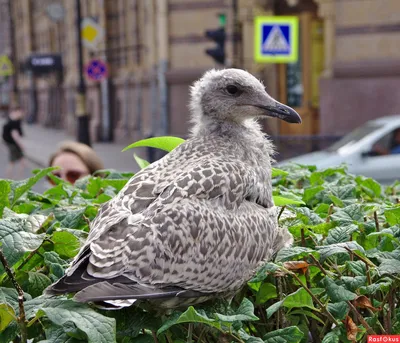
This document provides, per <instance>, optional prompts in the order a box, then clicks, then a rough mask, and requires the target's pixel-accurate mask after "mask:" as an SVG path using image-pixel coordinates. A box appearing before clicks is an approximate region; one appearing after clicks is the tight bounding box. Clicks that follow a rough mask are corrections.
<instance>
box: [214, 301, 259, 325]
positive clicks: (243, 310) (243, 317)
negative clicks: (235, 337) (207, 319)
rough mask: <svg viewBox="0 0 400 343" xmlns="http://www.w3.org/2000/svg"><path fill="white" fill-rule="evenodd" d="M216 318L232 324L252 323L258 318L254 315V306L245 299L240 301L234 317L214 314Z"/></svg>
mask: <svg viewBox="0 0 400 343" xmlns="http://www.w3.org/2000/svg"><path fill="white" fill-rule="evenodd" d="M215 316H216V318H218V319H219V320H220V321H222V322H225V323H233V322H236V321H252V320H258V317H256V316H255V315H254V306H253V304H252V302H251V301H250V300H248V299H246V298H244V299H243V300H242V303H241V304H240V306H239V308H238V309H237V311H235V314H234V315H224V314H220V313H216V314H215Z"/></svg>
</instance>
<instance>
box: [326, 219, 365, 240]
mask: <svg viewBox="0 0 400 343" xmlns="http://www.w3.org/2000/svg"><path fill="white" fill-rule="evenodd" d="M357 230H359V229H358V226H357V225H354V224H350V225H345V226H338V227H335V228H333V229H332V230H329V233H328V237H327V238H326V244H335V243H343V242H348V241H350V238H351V234H352V233H353V232H355V231H357Z"/></svg>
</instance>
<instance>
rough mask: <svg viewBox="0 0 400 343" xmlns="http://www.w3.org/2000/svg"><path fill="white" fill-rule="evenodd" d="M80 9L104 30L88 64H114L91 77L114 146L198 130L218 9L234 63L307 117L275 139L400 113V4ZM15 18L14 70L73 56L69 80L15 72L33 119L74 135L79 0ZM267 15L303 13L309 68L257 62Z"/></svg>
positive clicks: (203, 2) (178, 1)
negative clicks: (197, 100)
mask: <svg viewBox="0 0 400 343" xmlns="http://www.w3.org/2000/svg"><path fill="white" fill-rule="evenodd" d="M3 2H4V0H3ZM80 2H81V8H82V15H83V17H84V18H87V17H90V18H91V19H94V20H95V21H96V22H97V23H98V24H99V25H100V26H101V27H102V28H103V30H104V38H103V39H102V40H101V42H100V43H99V44H98V45H97V47H96V49H90V48H88V47H84V61H85V63H87V62H89V60H91V59H93V58H99V59H102V60H103V61H105V62H107V64H108V66H109V74H108V75H109V77H108V79H107V81H104V82H95V81H91V80H90V79H86V85H87V97H86V107H87V111H88V113H89V114H90V116H91V121H90V128H91V137H92V140H94V141H96V140H102V139H104V137H106V136H107V135H106V132H107V130H108V131H110V132H111V133H112V139H113V140H114V141H127V142H128V141H134V140H137V139H141V138H143V137H148V136H155V135H164V134H171V135H177V136H182V137H185V136H186V135H187V131H188V126H187V123H188V109H187V103H188V94H189V92H188V90H189V86H190V84H191V83H192V82H193V81H194V80H196V79H197V78H199V77H200V76H201V75H202V73H203V72H204V71H205V70H207V69H209V68H212V67H220V66H218V65H216V64H215V63H214V61H213V60H212V58H211V57H210V56H208V55H206V54H205V50H206V49H207V48H209V47H212V46H213V45H214V42H211V41H210V40H208V39H207V38H206V37H205V35H204V31H205V30H207V29H215V28H218V26H219V24H218V14H219V13H224V14H226V16H227V22H226V30H227V43H226V53H227V63H226V65H227V66H230V65H234V66H237V67H240V68H243V69H246V70H248V71H250V72H252V73H253V74H255V75H256V76H257V77H259V78H260V79H262V80H263V81H264V84H265V85H266V88H267V91H268V92H269V93H270V94H271V95H272V96H273V97H275V98H277V99H278V100H280V101H281V102H284V103H288V104H289V105H290V106H292V107H294V108H296V110H298V112H299V113H300V114H301V115H302V117H303V124H302V125H288V124H286V123H283V122H279V121H277V120H274V119H272V120H269V121H268V123H267V124H266V130H268V132H270V133H271V134H273V135H283V136H310V135H342V134H344V133H346V132H348V131H349V130H351V129H352V128H354V127H355V126H358V125H359V124H360V123H361V122H363V121H365V120H367V119H370V118H373V117H377V116H381V115H384V114H387V113H394V112H400V108H399V107H400V100H399V99H400V98H399V97H398V96H397V93H396V92H398V91H397V89H399V87H397V86H398V84H399V82H400V78H399V75H397V74H398V73H397V69H398V64H399V56H398V55H399V54H400V52H399V50H398V49H397V46H398V44H397V43H398V41H399V40H400V29H399V27H398V26H399V24H398V22H397V21H396V20H397V18H396V13H399V10H400V2H399V1H398V0H237V12H236V11H235V10H234V6H233V4H234V3H235V1H233V0H212V1H211V0H81V1H80ZM7 3H8V1H7ZM54 3H58V4H61V5H62V8H63V9H64V11H63V13H62V15H61V18H59V19H57V20H55V19H54V18H52V17H51V15H49V11H48V8H49V6H50V5H51V4H54ZM12 15H13V18H14V21H15V23H16V25H15V32H14V36H15V54H14V55H15V61H14V63H15V65H16V66H20V65H23V63H24V61H25V60H26V59H27V58H28V57H29V56H30V55H31V54H33V53H54V54H60V55H61V56H62V60H63V68H64V69H63V73H62V75H56V74H51V73H50V74H46V75H41V76H36V75H33V74H32V73H30V72H29V71H27V70H24V69H23V68H16V69H17V71H18V89H19V99H20V103H21V104H22V105H23V107H24V108H26V110H27V112H28V114H29V118H30V120H31V121H36V122H39V123H41V124H42V125H46V126H49V127H57V128H63V129H65V130H68V131H69V132H70V133H74V132H75V125H76V116H75V110H76V98H75V92H76V87H77V84H78V79H79V75H78V68H77V66H78V58H77V29H76V26H77V25H76V8H75V1H72V0H13V1H12ZM257 15H295V16H298V17H299V21H300V33H299V35H300V37H299V38H300V46H299V60H298V62H296V63H291V64H257V63H255V62H254V58H253V51H254V46H253V40H254V38H253V37H254V27H253V26H254V17H255V16H257ZM235 18H237V26H236V28H237V33H236V34H234V31H233V27H234V25H233V24H234V23H235V21H234V19H235ZM0 19H1V18H0ZM0 22H2V20H0ZM235 37H236V40H235V44H234V43H233V42H234V40H233V38H235ZM234 52H235V54H234Z"/></svg>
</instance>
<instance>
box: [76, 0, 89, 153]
mask: <svg viewBox="0 0 400 343" xmlns="http://www.w3.org/2000/svg"><path fill="white" fill-rule="evenodd" d="M75 7H76V39H77V51H78V87H77V92H76V117H77V120H78V127H77V138H78V142H80V143H84V144H86V145H89V146H90V133H89V115H88V113H87V111H86V85H85V79H84V76H83V47H82V34H81V22H82V15H81V3H80V0H75Z"/></svg>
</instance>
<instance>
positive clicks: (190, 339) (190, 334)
mask: <svg viewBox="0 0 400 343" xmlns="http://www.w3.org/2000/svg"><path fill="white" fill-rule="evenodd" d="M188 326H189V329H188V335H187V341H186V342H187V343H193V323H189V325H188Z"/></svg>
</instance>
